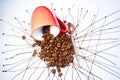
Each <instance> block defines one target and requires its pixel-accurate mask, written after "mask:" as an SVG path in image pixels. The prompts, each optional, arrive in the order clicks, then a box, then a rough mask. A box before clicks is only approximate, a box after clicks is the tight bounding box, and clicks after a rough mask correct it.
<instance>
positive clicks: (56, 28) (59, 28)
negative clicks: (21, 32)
mask: <svg viewBox="0 0 120 80" xmlns="http://www.w3.org/2000/svg"><path fill="white" fill-rule="evenodd" d="M46 26H49V27H50V34H53V36H54V37H56V36H57V35H59V34H60V33H65V32H66V31H67V27H66V25H65V24H64V23H63V22H62V21H61V20H60V19H59V18H57V17H56V16H55V15H54V14H53V13H52V12H51V11H50V10H49V9H48V8H47V7H45V6H39V7H37V8H36V9H35V10H34V11H33V14H32V19H31V31H32V33H31V37H32V38H33V39H34V40H38V41H42V40H44V39H43V38H42V35H43V34H42V29H43V27H46Z"/></svg>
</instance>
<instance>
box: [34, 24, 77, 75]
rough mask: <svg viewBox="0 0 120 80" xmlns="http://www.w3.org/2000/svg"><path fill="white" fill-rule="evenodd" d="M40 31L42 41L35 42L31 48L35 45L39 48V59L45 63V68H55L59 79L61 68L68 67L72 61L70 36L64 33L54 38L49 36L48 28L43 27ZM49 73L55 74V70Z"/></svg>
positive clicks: (72, 53)
mask: <svg viewBox="0 0 120 80" xmlns="http://www.w3.org/2000/svg"><path fill="white" fill-rule="evenodd" d="M42 30H43V32H42V33H43V35H42V37H43V38H44V40H43V41H36V43H34V44H33V47H35V46H36V45H38V46H40V47H41V50H40V52H39V55H40V56H39V57H40V59H41V60H43V61H45V62H47V67H57V72H58V76H60V77H61V76H62V73H61V68H64V67H66V66H69V64H70V63H73V60H74V54H75V51H74V45H73V42H72V39H71V35H70V34H68V33H64V34H59V35H58V36H57V37H54V36H53V35H52V34H50V27H48V26H45V27H43V29H42ZM33 56H35V55H33ZM51 72H52V73H53V74H55V73H56V70H55V69H53V70H52V71H51Z"/></svg>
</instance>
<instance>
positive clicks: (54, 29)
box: [32, 26, 60, 41]
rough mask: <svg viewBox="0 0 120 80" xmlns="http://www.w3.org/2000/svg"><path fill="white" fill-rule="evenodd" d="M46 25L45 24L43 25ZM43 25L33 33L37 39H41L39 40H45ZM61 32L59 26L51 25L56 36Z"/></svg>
mask: <svg viewBox="0 0 120 80" xmlns="http://www.w3.org/2000/svg"><path fill="white" fill-rule="evenodd" d="M43 27H44V26H43ZM43 27H39V28H38V29H36V30H35V31H34V32H33V33H32V37H33V38H34V39H35V40H39V41H42V40H44V39H43V38H42V35H43V33H42V28H43ZM45 27H47V26H45ZM59 33H60V29H59V28H58V27H57V26H50V34H53V36H54V37H56V36H57V35H58V34H59Z"/></svg>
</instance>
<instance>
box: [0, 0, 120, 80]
mask: <svg viewBox="0 0 120 80" xmlns="http://www.w3.org/2000/svg"><path fill="white" fill-rule="evenodd" d="M51 3H53V4H54V5H53V7H54V8H56V9H57V10H56V15H57V16H58V17H60V19H62V17H61V16H62V15H61V12H60V8H63V12H64V13H63V14H64V16H65V15H67V13H68V8H71V7H72V6H73V5H74V4H75V5H76V6H75V8H74V7H73V10H72V11H73V14H74V13H75V15H74V16H76V13H77V8H76V7H77V5H78V4H79V7H83V11H86V10H88V11H89V12H88V13H89V15H88V16H87V17H88V19H87V20H88V21H87V20H86V21H85V22H83V23H82V22H81V23H82V24H81V29H82V27H83V26H88V25H90V23H91V21H92V18H93V15H94V14H97V11H98V10H99V13H98V16H97V18H98V19H99V18H101V17H104V16H106V15H108V14H110V13H112V12H114V11H117V10H120V1H119V0H60V1H57V0H49V1H48V0H19V1H18V0H0V18H1V19H4V20H6V21H7V22H9V23H12V24H14V25H16V26H20V25H19V24H18V23H17V22H16V21H15V20H14V17H17V18H19V20H20V21H26V22H28V23H29V22H30V19H31V16H30V15H29V14H28V13H26V12H25V11H26V10H28V11H29V12H30V13H32V11H33V10H34V9H35V8H36V7H37V6H40V5H44V6H47V7H49V8H50V9H51ZM115 17H116V18H118V17H120V16H119V15H116V16H115ZM75 18H76V17H75ZM112 19H113V18H111V19H108V20H107V21H111V20H112ZM69 20H70V21H72V20H71V18H70V19H69V17H68V21H69ZM74 22H75V24H76V20H75V21H74ZM118 23H120V21H119V22H118ZM97 25H99V24H97ZM117 25H119V24H117ZM10 29H11V27H10V26H9V25H7V24H3V23H1V22H0V33H2V32H5V33H8V34H10V33H11V34H14V33H13V32H11V31H10ZM79 29H80V28H79ZM119 31H120V30H119ZM19 35H20V36H22V34H19ZM109 36H113V37H114V35H111V34H110V35H109ZM109 36H108V37H109ZM116 36H117V37H118V38H120V33H119V34H116ZM21 41H22V40H19V39H16V38H11V37H6V38H3V37H2V36H0V44H1V46H0V51H1V52H2V51H6V50H9V49H12V48H10V47H8V48H6V47H4V46H3V45H4V43H7V42H8V43H10V42H13V43H19V44H24V43H25V42H24V41H23V42H24V43H22V42H21ZM93 44H94V43H93ZM100 48H101V49H102V48H104V46H101V47H100ZM18 51H19V50H18ZM26 51H29V49H28V50H26ZM21 52H22V51H21ZM119 52H120V46H117V48H113V49H111V50H109V51H108V53H110V54H111V53H112V54H113V53H114V55H116V56H118V57H120V55H119ZM13 53H14V52H13ZM11 55H12V53H10V54H8V55H7V56H4V55H2V54H0V59H1V60H0V70H2V64H3V63H4V62H5V61H4V57H9V56H11ZM30 56H31V55H30ZM103 56H106V55H103ZM20 58H21V57H20ZM17 59H18V58H16V60H17ZM109 59H111V60H112V61H114V62H115V63H116V64H117V65H118V66H120V59H118V58H117V59H116V58H115V59H114V58H111V57H109ZM95 70H96V73H97V72H98V74H99V75H100V76H101V75H102V76H103V80H119V79H118V78H116V77H114V76H111V75H109V74H107V73H102V70H101V71H97V68H96V69H95ZM119 71H120V70H118V73H120V72H119ZM11 76H13V74H11V73H6V74H5V73H1V72H0V80H9V77H11ZM26 76H27V75H26ZM75 76H76V75H75ZM67 78H68V79H67V80H69V78H70V77H67ZM82 80H84V79H82Z"/></svg>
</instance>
